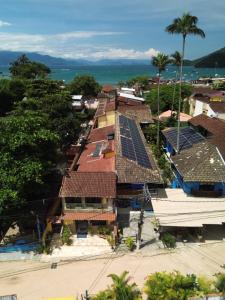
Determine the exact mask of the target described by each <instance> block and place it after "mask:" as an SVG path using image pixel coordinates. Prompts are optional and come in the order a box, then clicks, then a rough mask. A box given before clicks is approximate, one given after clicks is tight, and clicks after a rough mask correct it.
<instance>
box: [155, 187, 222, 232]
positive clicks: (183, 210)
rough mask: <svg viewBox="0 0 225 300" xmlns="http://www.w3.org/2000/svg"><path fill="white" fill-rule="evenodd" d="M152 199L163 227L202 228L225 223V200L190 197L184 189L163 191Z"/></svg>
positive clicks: (156, 214)
mask: <svg viewBox="0 0 225 300" xmlns="http://www.w3.org/2000/svg"><path fill="white" fill-rule="evenodd" d="M158 196H159V199H152V206H153V209H154V214H155V216H156V218H157V219H159V222H160V225H161V226H175V227H176V226H177V227H202V226H203V225H207V224H218V225H222V223H224V222H225V198H224V197H223V198H200V197H197V198H196V197H192V196H188V195H186V194H185V193H184V191H183V190H182V189H165V190H163V189H161V190H159V193H158Z"/></svg>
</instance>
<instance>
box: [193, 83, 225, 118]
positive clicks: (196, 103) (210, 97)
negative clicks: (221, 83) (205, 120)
mask: <svg viewBox="0 0 225 300" xmlns="http://www.w3.org/2000/svg"><path fill="white" fill-rule="evenodd" d="M189 105H190V115H191V116H193V117H195V116H197V115H200V114H205V115H207V116H209V117H217V118H220V119H224V120H225V92H223V91H216V90H213V89H211V88H209V87H207V88H205V87H204V88H203V87H202V88H195V89H194V92H193V94H192V96H191V97H190V98H189Z"/></svg>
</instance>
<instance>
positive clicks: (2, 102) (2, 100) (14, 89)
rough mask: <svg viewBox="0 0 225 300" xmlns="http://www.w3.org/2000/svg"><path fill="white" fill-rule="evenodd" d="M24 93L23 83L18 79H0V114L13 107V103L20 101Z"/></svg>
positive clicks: (3, 114)
mask: <svg viewBox="0 0 225 300" xmlns="http://www.w3.org/2000/svg"><path fill="white" fill-rule="evenodd" d="M24 94H25V83H24V81H22V80H19V79H2V80H0V116H5V114H6V113H8V112H10V111H11V110H12V109H13V105H14V104H15V103H17V102H19V101H21V100H22V99H23V97H24Z"/></svg>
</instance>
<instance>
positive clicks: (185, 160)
mask: <svg viewBox="0 0 225 300" xmlns="http://www.w3.org/2000/svg"><path fill="white" fill-rule="evenodd" d="M171 159H172V161H173V163H174V165H175V166H176V168H177V170H178V172H179V173H180V174H181V176H182V177H183V178H184V181H186V182H224V181H225V165H224V162H223V160H222V159H221V156H220V155H219V153H218V151H217V150H216V147H215V146H214V145H211V144H209V143H208V142H207V141H205V142H201V143H198V144H195V145H194V146H193V147H192V148H190V149H187V150H182V151H181V152H180V153H179V154H176V155H175V156H171Z"/></svg>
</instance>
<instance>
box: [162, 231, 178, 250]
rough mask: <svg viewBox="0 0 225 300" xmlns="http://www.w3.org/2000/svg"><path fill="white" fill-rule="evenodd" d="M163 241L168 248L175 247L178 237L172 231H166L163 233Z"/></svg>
mask: <svg viewBox="0 0 225 300" xmlns="http://www.w3.org/2000/svg"><path fill="white" fill-rule="evenodd" d="M161 239H162V242H163V245H164V247H166V248H175V247H176V238H175V237H174V236H173V235H172V234H170V233H164V234H163V235H162V238H161Z"/></svg>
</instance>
